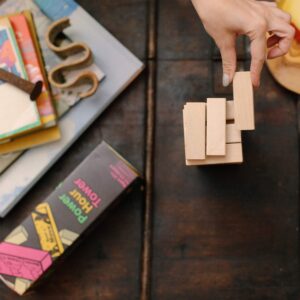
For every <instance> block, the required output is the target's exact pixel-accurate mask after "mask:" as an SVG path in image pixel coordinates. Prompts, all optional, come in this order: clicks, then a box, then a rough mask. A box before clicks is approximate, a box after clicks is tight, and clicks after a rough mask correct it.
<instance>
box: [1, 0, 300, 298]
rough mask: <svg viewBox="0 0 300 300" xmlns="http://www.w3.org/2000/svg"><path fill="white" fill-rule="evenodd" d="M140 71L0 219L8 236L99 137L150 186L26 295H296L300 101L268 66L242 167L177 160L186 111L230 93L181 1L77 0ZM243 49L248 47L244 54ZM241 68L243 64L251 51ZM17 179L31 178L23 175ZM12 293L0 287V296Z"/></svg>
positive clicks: (212, 51)
mask: <svg viewBox="0 0 300 300" xmlns="http://www.w3.org/2000/svg"><path fill="white" fill-rule="evenodd" d="M79 3H80V4H81V5H83V7H84V8H85V9H87V10H88V11H89V12H90V13H91V14H92V15H93V16H94V17H95V18H96V19H97V20H99V21H100V22H101V23H102V24H103V25H104V26H105V27H106V28H108V29H109V30H110V31H111V32H112V33H113V34H114V35H115V36H116V37H117V38H118V39H119V40H120V41H121V42H122V43H123V44H125V45H126V46H127V47H128V48H129V49H130V50H132V52H133V53H135V54H136V55H137V56H138V57H139V58H140V59H142V60H143V61H144V62H145V64H146V66H147V68H146V70H145V71H144V73H143V74H142V75H141V76H140V77H139V78H138V79H137V80H136V81H135V82H134V83H133V84H132V85H131V86H130V87H129V88H128V89H127V90H126V91H125V92H124V93H123V94H122V95H121V96H120V97H118V99H117V100H116V101H115V103H114V104H113V105H111V106H110V108H109V109H107V111H106V112H105V113H104V114H103V115H102V116H101V117H100V118H99V119H98V120H97V121H96V122H95V123H94V124H93V125H92V126H91V127H90V128H89V129H88V130H87V132H86V133H85V134H84V135H83V136H82V137H81V138H80V139H79V140H78V141H77V142H76V143H75V144H74V145H73V146H72V147H71V149H70V150H69V151H68V152H67V153H66V154H65V155H64V156H63V157H62V158H61V159H60V160H59V162H58V163H56V165H55V166H54V167H53V168H52V169H51V170H50V171H49V172H48V173H47V175H45V176H44V177H43V179H42V180H41V181H40V182H39V183H38V184H37V185H36V186H35V187H34V188H33V189H32V190H31V192H30V193H29V194H28V195H27V196H26V197H25V198H24V199H23V200H22V201H21V203H20V204H19V205H18V206H17V207H16V208H15V209H14V210H13V211H12V213H10V214H9V215H8V216H7V217H6V218H5V219H4V220H1V221H0V238H1V239H2V238H4V237H5V235H6V234H8V233H9V232H10V230H12V229H13V228H14V227H15V226H16V225H17V224H18V223H19V222H20V221H21V220H22V219H23V218H24V217H26V216H27V215H28V213H29V212H30V211H31V210H32V208H33V207H34V206H35V204H37V203H39V202H41V201H43V200H44V199H45V197H47V195H49V194H50V193H51V191H52V190H53V189H54V188H55V187H56V185H57V184H58V183H59V182H60V181H61V180H63V179H64V178H65V177H66V176H67V175H68V174H69V173H70V172H71V171H72V170H73V169H74V168H75V167H76V166H77V165H78V164H79V163H80V162H81V161H82V159H83V158H85V157H86V156H87V155H88V154H89V153H90V152H91V151H92V150H93V148H94V147H95V146H96V145H97V144H99V143H100V142H101V141H102V140H103V139H104V140H106V141H107V142H109V143H111V144H112V145H113V146H114V147H115V148H116V149H118V150H119V151H120V152H121V153H122V154H123V155H124V156H125V157H126V158H127V159H129V160H130V161H131V162H132V163H133V164H134V165H135V166H136V167H137V168H139V169H140V170H141V171H143V172H144V174H145V176H146V178H147V184H146V189H145V191H144V192H141V191H135V192H134V193H132V194H131V195H130V196H128V197H127V198H126V199H124V201H123V202H122V203H121V204H120V205H119V206H118V207H116V208H115V209H114V210H113V211H112V212H111V213H110V215H108V216H107V218H106V219H105V220H104V221H103V222H102V223H101V224H99V226H97V228H96V229H95V230H94V231H93V233H92V234H91V235H90V236H89V237H88V238H87V239H86V240H85V242H83V243H82V244H81V245H80V246H79V247H78V248H77V249H76V250H75V251H74V252H73V253H72V254H71V256H70V257H68V258H67V259H66V260H65V262H64V263H63V264H62V265H61V266H59V268H58V269H57V270H56V272H55V273H54V274H52V276H51V277H50V278H49V279H48V280H47V282H45V283H44V284H43V285H41V286H40V287H39V288H38V289H37V290H36V291H35V292H34V293H32V294H29V295H28V296H26V297H25V299H28V300H37V299H45V300H47V299H49V300H50V299H51V300H52V299H57V300H60V299H74V300H75V299H80V300H90V299H91V300H94V299H111V300H116V299H120V300H127V299H128V300H131V299H133V300H134V299H141V300H150V299H153V300H154V299H155V300H156V299H157V300H169V299H170V300H194V299H199V300H227V299H228V300H229V299H230V300H252V299H253V300H254V299H255V300H260V299H261V300H265V299H266V300H267V299H270V300H271V299H272V300H285V299H286V300H298V299H299V232H298V228H299V159H298V157H299V156H298V153H299V125H298V124H299V119H300V118H299V114H298V111H299V112H300V110H299V107H298V105H297V96H296V95H295V94H293V93H290V92H288V91H286V90H284V89H283V88H282V87H280V86H279V85H278V84H276V83H275V81H274V80H273V78H272V77H271V75H270V74H269V72H268V71H267V69H265V70H264V71H263V76H262V83H261V88H260V89H258V90H257V91H256V97H255V103H256V122H257V129H256V131H255V132H249V133H247V134H245V135H244V155H245V163H244V164H243V165H241V166H219V167H205V168H201V169H200V168H187V167H185V165H184V149H183V130H182V107H183V104H184V103H185V102H186V101H187V100H189V99H193V100H204V99H205V98H207V97H211V96H226V97H227V98H231V97H232V96H231V95H232V91H231V88H227V89H224V88H222V87H221V85H220V82H221V62H220V59H219V55H218V53H217V51H216V50H215V48H214V46H213V43H212V41H211V40H210V38H209V37H208V36H207V34H206V33H205V31H204V29H203V27H202V25H201V24H200V22H199V20H198V18H197V16H196V14H195V12H194V10H193V8H192V6H191V3H190V0H159V1H155V0H149V1H146V0H139V1H135V0H101V1H96V0H93V1H92V0H80V1H79ZM245 44H246V46H245ZM239 66H240V68H245V69H247V68H249V55H248V53H247V43H244V42H243V40H242V41H240V43H239ZM24 172H26V170H24ZM12 299H19V297H18V296H16V295H15V294H14V293H12V292H11V291H9V290H8V289H7V288H6V287H4V286H3V285H2V284H1V285H0V300H12Z"/></svg>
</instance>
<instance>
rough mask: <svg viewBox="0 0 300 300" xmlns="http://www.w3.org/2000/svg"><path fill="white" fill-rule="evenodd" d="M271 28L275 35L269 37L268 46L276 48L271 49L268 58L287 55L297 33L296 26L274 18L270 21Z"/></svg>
mask: <svg viewBox="0 0 300 300" xmlns="http://www.w3.org/2000/svg"><path fill="white" fill-rule="evenodd" d="M269 30H270V31H272V33H273V36H272V37H271V38H269V39H268V47H274V48H272V49H271V50H270V51H269V53H268V58H276V57H279V56H282V55H285V54H286V53H287V52H288V51H289V48H290V46H291V44H292V41H293V38H294V35H295V29H294V27H293V26H292V25H290V24H289V23H287V22H284V21H283V20H282V19H278V18H277V19H276V18H273V19H272V20H270V22H269Z"/></svg>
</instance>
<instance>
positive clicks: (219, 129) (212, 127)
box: [206, 98, 226, 156]
mask: <svg viewBox="0 0 300 300" xmlns="http://www.w3.org/2000/svg"><path fill="white" fill-rule="evenodd" d="M206 110H207V127H206V154H207V155H217V156H219V155H223V156H224V155H225V154H226V147H225V144H226V142H225V140H226V99H224V98H208V99H207V109H206Z"/></svg>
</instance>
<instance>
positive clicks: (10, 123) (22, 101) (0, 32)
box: [0, 11, 61, 172]
mask: <svg viewBox="0 0 300 300" xmlns="http://www.w3.org/2000/svg"><path fill="white" fill-rule="evenodd" d="M0 68H2V69H5V70H7V71H9V72H11V73H14V74H15V75H17V76H19V77H21V78H23V79H26V80H29V81H31V82H33V83H36V82H37V81H42V82H43V91H42V94H41V95H40V96H39V97H38V99H37V100H36V101H32V100H31V99H30V97H29V95H28V94H27V93H25V92H23V91H21V90H19V89H18V88H16V87H15V86H13V85H11V84H9V83H6V82H1V83H0V95H1V101H0V155H3V154H8V153H12V152H17V151H21V150H26V149H29V148H32V147H36V146H39V145H41V144H45V143H49V142H53V141H57V140H58V139H60V137H61V135H60V131H59V127H58V126H57V115H56V109H55V107H54V104H53V98H52V94H51V92H50V87H49V84H48V81H47V76H46V72H45V69H44V64H43V60H42V55H41V50H40V46H39V43H38V38H37V35H36V29H35V25H34V21H33V18H32V15H31V13H30V12H29V11H24V12H22V13H17V14H13V15H9V16H4V17H1V18H0ZM0 167H2V169H1V168H0V172H3V171H4V168H6V167H7V165H5V164H3V165H2V166H0Z"/></svg>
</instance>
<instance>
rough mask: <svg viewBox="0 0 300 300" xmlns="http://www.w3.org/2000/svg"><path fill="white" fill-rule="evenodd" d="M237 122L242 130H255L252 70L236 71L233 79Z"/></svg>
mask: <svg viewBox="0 0 300 300" xmlns="http://www.w3.org/2000/svg"><path fill="white" fill-rule="evenodd" d="M233 98H234V111H235V116H234V117H235V123H236V125H237V128H238V129H240V130H254V129H255V118H254V99H253V86H252V81H251V75H250V72H236V73H235V76H234V79H233Z"/></svg>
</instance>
